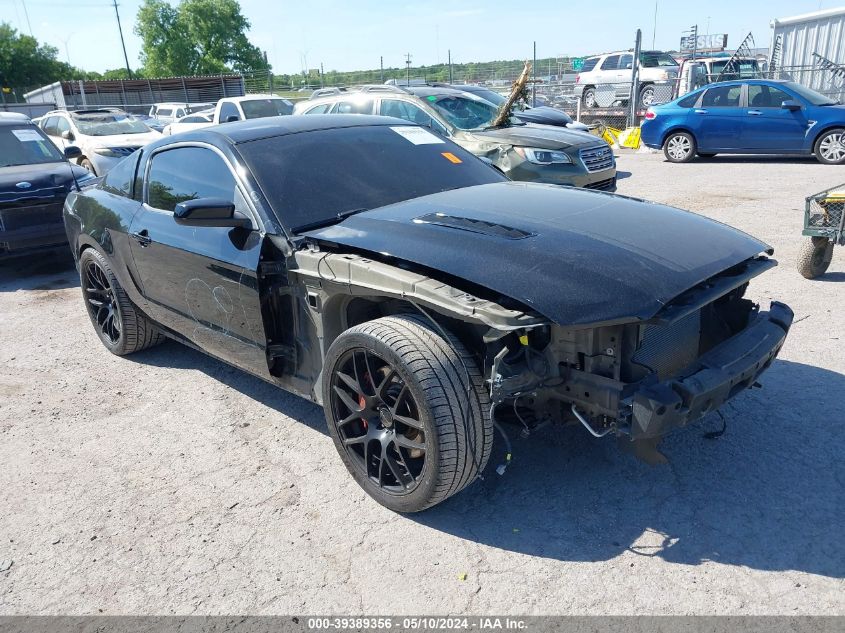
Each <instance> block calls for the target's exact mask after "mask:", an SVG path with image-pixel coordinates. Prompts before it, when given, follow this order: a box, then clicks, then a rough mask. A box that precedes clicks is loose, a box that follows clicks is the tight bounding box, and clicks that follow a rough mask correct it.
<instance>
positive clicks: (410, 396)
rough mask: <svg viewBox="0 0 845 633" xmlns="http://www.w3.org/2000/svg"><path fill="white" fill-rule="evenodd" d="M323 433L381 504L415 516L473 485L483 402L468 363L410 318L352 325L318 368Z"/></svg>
mask: <svg viewBox="0 0 845 633" xmlns="http://www.w3.org/2000/svg"><path fill="white" fill-rule="evenodd" d="M322 393H323V407H324V409H325V414H326V421H327V423H328V427H329V434H330V435H331V436H332V439H333V440H334V443H335V447H336V448H337V451H338V453H339V454H340V457H341V459H342V460H343V463H344V465H345V466H346V468H347V470H348V471H349V473H350V474H351V475H352V476H353V478H354V479H355V480H356V481H357V482H358V484H359V485H360V486H361V487H362V488H363V489H364V490H365V491H366V492H367V494H369V495H370V496H371V497H373V498H374V499H375V500H376V501H378V502H379V503H380V504H382V505H384V506H386V507H387V508H389V509H391V510H393V511H395V512H419V511H421V510H425V509H426V508H430V507H431V506H433V505H435V504H438V503H440V502H441V501H444V500H445V499H447V498H448V497H450V496H452V495H453V494H455V493H457V492H459V491H461V490H462V489H463V488H465V487H466V486H468V485H469V484H470V483H472V482H473V481H474V480H475V479H476V477H477V476H478V475H479V474H480V472H481V471H482V470H483V469H484V466H485V465H486V463H487V460H488V458H489V457H490V451H491V449H492V445H493V423H492V422H491V419H490V410H489V409H490V401H489V397H488V395H487V392H486V391H485V389H484V380H483V378H482V375H481V373H480V372H479V370H478V367H477V365H476V363H475V360H474V359H473V357H472V356H471V355H470V354H469V353H468V352H467V350H466V348H465V347H464V346H463V345H462V344H461V342H460V341H458V339H457V338H455V337H454V336H452V335H451V334H448V333H447V334H446V338H444V336H443V335H442V334H441V333H439V332H437V331H435V330H434V329H432V328H431V327H430V325H429V324H427V323H425V322H423V321H422V320H421V319H417V318H415V317H412V316H393V317H385V318H381V319H377V320H375V321H369V322H367V323H363V324H361V325H357V326H355V327H353V328H351V329H349V330H347V331H346V332H344V333H343V334H341V335H340V336H339V337H338V338H337V339H336V340H335V341H334V343H332V345H331V347H330V348H329V351H328V354H327V357H326V362H325V365H324V371H323V383H322Z"/></svg>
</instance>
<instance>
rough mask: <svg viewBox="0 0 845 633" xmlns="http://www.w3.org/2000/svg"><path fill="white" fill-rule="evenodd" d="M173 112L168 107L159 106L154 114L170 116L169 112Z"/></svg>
mask: <svg viewBox="0 0 845 633" xmlns="http://www.w3.org/2000/svg"><path fill="white" fill-rule="evenodd" d="M171 112H173V110H171V109H170V108H159V109H158V111H157V112H156V116H170V113H171Z"/></svg>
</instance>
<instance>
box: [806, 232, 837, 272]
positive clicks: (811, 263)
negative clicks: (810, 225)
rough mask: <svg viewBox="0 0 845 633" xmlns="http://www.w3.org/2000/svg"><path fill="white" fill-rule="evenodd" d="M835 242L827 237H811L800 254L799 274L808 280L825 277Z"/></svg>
mask: <svg viewBox="0 0 845 633" xmlns="http://www.w3.org/2000/svg"><path fill="white" fill-rule="evenodd" d="M832 255H833V242H831V241H830V240H829V239H827V238H826V237H811V238H810V239H809V240H808V241H806V242H804V244H803V246H801V251H800V252H799V253H798V272H799V273H801V276H802V277H804V278H806V279H815V278H816V277H818V276H820V275H823V274H824V273H825V272H826V271H827V267H828V266H830V260H831V257H832Z"/></svg>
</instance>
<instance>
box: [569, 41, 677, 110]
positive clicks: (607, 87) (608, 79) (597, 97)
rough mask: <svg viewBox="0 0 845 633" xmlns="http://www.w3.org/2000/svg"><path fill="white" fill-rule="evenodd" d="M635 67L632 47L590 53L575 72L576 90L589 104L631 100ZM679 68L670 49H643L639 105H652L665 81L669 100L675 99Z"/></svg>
mask: <svg viewBox="0 0 845 633" xmlns="http://www.w3.org/2000/svg"><path fill="white" fill-rule="evenodd" d="M633 68H634V53H633V52H632V51H617V52H615V53H605V54H603V55H595V56H593V57H588V58H587V59H585V60H584V66H583V67H582V68H581V71H580V72H579V73H578V74H577V75H576V76H575V94H576V95H577V96H579V97H580V98H581V103H582V105H583V106H584V107H585V108H596V107H608V106H610V105H612V104H613V102H614V101H629V100H630V98H631V81H632V74H633ZM678 70H679V66H678V62H677V61H675V59H674V58H673V57H672V56H671V55H670V54H669V53H664V52H662V51H640V62H639V81H640V88H639V100H638V104H639V106H640V107H643V108H647V107H649V106H650V105H652V104H653V103H654V102H655V94H656V92H657V91H658V90H659V87H660V85H661V84H662V85H663V86H665V91H666V97H667V98H666V99H665V100H666V101H668V100H669V99H671V93H672V87H673V82H674V81H675V79H676V78H677V77H678ZM661 101H662V99H661Z"/></svg>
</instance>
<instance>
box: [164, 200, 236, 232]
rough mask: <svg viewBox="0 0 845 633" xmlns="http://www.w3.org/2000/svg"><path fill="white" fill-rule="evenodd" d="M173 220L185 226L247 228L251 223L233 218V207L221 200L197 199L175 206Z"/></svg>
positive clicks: (226, 201)
mask: <svg viewBox="0 0 845 633" xmlns="http://www.w3.org/2000/svg"><path fill="white" fill-rule="evenodd" d="M173 219H174V220H176V223H177V224H184V225H187V226H227V227H231V228H240V227H249V226H250V225H251V222H250V221H249V219H247V218H244V217H236V216H235V205H234V204H232V203H231V202H229V201H228V200H223V199H221V198H197V199H196V200H185V201H184V202H180V203H179V204H177V205H176V208H175V209H174V210H173Z"/></svg>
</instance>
